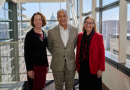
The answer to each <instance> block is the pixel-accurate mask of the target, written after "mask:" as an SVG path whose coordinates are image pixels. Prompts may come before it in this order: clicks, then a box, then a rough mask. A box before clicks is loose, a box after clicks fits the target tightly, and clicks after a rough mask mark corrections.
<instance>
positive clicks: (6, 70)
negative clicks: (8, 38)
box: [0, 42, 53, 90]
mask: <svg viewBox="0 0 130 90" xmlns="http://www.w3.org/2000/svg"><path fill="white" fill-rule="evenodd" d="M47 55H48V62H49V64H50V62H51V55H50V53H49V52H48V51H47ZM49 66H50V65H49ZM46 79H47V80H53V75H52V71H51V69H50V70H49V72H48V74H47V77H46ZM22 81H27V73H26V65H25V60H24V42H1V43H0V90H8V89H9V88H10V87H12V86H13V85H14V84H16V82H22ZM15 86H16V85H15ZM20 90H21V89H20Z"/></svg>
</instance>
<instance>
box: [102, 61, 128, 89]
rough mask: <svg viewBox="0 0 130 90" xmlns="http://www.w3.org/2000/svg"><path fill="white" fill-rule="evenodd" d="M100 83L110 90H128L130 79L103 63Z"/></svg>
mask: <svg viewBox="0 0 130 90" xmlns="http://www.w3.org/2000/svg"><path fill="white" fill-rule="evenodd" d="M105 68H106V70H105V71H104V72H103V76H102V81H103V83H104V84H105V85H106V86H107V87H108V88H109V89H110V90H130V77H129V76H127V75H126V74H124V73H122V72H121V71H119V70H118V69H116V68H114V67H113V66H111V65H109V64H108V63H105Z"/></svg>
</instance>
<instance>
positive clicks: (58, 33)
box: [54, 25, 65, 47]
mask: <svg viewBox="0 0 130 90" xmlns="http://www.w3.org/2000/svg"><path fill="white" fill-rule="evenodd" d="M54 30H55V33H56V36H57V39H58V41H60V42H61V43H62V45H63V46H64V43H63V41H62V39H61V35H60V28H59V25H57V26H56V27H55V29H54ZM64 47H65V46H64Z"/></svg>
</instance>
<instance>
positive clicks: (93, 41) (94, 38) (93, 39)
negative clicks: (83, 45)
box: [90, 33, 96, 51]
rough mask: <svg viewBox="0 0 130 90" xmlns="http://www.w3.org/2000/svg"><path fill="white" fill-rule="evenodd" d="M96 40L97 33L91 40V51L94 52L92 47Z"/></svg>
mask: <svg viewBox="0 0 130 90" xmlns="http://www.w3.org/2000/svg"><path fill="white" fill-rule="evenodd" d="M95 40H96V33H94V35H93V37H92V40H91V43H90V51H91V50H92V47H93V45H94V43H95Z"/></svg>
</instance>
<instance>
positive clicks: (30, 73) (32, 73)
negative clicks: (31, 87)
mask: <svg viewBox="0 0 130 90" xmlns="http://www.w3.org/2000/svg"><path fill="white" fill-rule="evenodd" d="M28 76H29V77H30V78H31V79H34V77H35V74H34V72H33V71H32V70H31V71H28Z"/></svg>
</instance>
